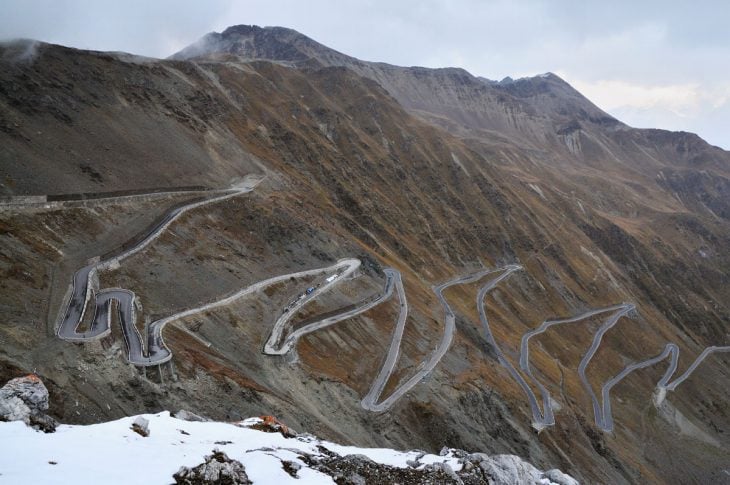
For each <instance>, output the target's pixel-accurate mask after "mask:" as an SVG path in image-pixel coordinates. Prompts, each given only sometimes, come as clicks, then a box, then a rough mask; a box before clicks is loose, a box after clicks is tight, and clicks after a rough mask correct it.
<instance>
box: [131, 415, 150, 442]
mask: <svg viewBox="0 0 730 485" xmlns="http://www.w3.org/2000/svg"><path fill="white" fill-rule="evenodd" d="M132 431H134V432H135V433H137V434H139V435H141V436H144V437H145V438H146V437H148V436H149V435H150V422H149V420H147V419H146V418H143V417H142V416H137V419H135V420H134V422H133V423H132Z"/></svg>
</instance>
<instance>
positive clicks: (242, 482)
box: [173, 449, 253, 485]
mask: <svg viewBox="0 0 730 485" xmlns="http://www.w3.org/2000/svg"><path fill="white" fill-rule="evenodd" d="M173 478H174V479H175V483H177V484H184V485H197V484H220V485H247V484H250V483H253V482H251V481H250V480H249V479H248V475H246V468H245V467H244V466H243V465H242V464H241V463H240V462H239V461H236V460H231V459H230V458H228V455H226V454H225V453H223V452H222V451H220V450H217V449H216V450H213V454H212V455H208V456H206V457H205V462H204V463H201V464H200V465H198V466H196V467H195V468H189V467H186V466H184V467H180V470H178V472H177V473H175V474H174V475H173Z"/></svg>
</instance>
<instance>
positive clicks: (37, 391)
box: [0, 374, 56, 433]
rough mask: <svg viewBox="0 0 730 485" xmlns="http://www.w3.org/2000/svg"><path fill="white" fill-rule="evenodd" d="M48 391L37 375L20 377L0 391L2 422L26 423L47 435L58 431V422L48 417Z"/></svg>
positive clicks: (0, 418)
mask: <svg viewBox="0 0 730 485" xmlns="http://www.w3.org/2000/svg"><path fill="white" fill-rule="evenodd" d="M46 411H48V389H46V386H45V385H43V382H42V381H41V380H40V378H39V377H38V376H36V375H35V374H29V375H27V376H25V377H18V378H15V379H12V380H11V381H9V382H8V383H7V384H5V386H3V388H2V389H0V420H3V421H24V422H25V423H26V424H27V425H29V426H33V427H34V428H36V429H40V430H42V431H45V432H47V433H50V432H53V431H55V429H56V421H55V420H54V419H53V418H51V417H50V416H47V415H46Z"/></svg>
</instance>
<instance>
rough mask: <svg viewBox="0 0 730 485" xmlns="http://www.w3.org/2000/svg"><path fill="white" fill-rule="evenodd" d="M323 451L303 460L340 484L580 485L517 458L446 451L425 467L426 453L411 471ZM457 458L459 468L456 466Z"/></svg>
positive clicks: (362, 457)
mask: <svg viewBox="0 0 730 485" xmlns="http://www.w3.org/2000/svg"><path fill="white" fill-rule="evenodd" d="M320 451H322V452H323V454H324V456H320V457H314V456H308V457H302V458H303V459H305V460H306V461H308V462H309V465H310V466H311V467H312V468H314V469H316V470H318V471H320V472H322V473H326V474H327V475H329V476H331V477H332V479H333V480H334V481H335V482H336V483H339V484H347V485H360V484H363V485H364V484H367V483H401V484H423V483H434V484H435V483H439V484H447V483H448V484H457V485H465V484H466V485H470V484H473V485H477V484H496V485H524V484H545V485H578V481H576V480H575V479H574V478H573V477H571V476H569V475H566V474H565V473H563V472H561V471H560V470H557V469H554V470H549V471H546V472H542V471H540V470H538V469H537V468H535V467H534V466H533V465H531V464H530V463H528V462H526V461H524V460H522V459H521V458H520V457H518V456H515V455H495V456H489V455H486V454H484V453H468V452H466V451H464V450H458V449H444V450H442V452H441V456H443V457H444V461H443V462H434V463H428V464H425V465H424V463H422V462H421V461H420V460H421V459H422V458H423V456H425V453H424V454H423V455H420V458H418V459H416V460H412V461H409V463H408V465H409V466H410V468H400V467H394V466H389V465H384V464H382V463H378V462H375V461H373V460H371V459H370V458H368V457H367V456H365V455H346V456H339V455H337V454H335V453H332V452H331V451H329V450H326V449H323V447H320ZM454 458H456V459H457V463H458V465H461V466H460V467H459V466H458V465H457V464H454V463H453V459H454ZM449 462H451V463H452V464H454V466H452V464H449Z"/></svg>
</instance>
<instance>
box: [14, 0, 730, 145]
mask: <svg viewBox="0 0 730 485" xmlns="http://www.w3.org/2000/svg"><path fill="white" fill-rule="evenodd" d="M234 24H256V25H262V26H264V25H280V26H284V27H290V28H293V29H295V30H298V31H300V32H302V33H303V34H306V35H308V36H310V37H312V38H314V39H315V40H317V41H319V42H321V43H323V44H325V45H328V46H330V47H332V48H334V49H337V50H339V51H341V52H344V53H347V54H350V55H352V56H355V57H358V58H361V59H365V60H374V61H375V60H377V61H384V62H389V63H392V64H399V65H408V66H410V65H421V66H428V67H444V66H459V67H463V68H465V69H467V70H469V71H470V72H471V73H473V74H475V75H479V76H484V77H487V78H490V79H501V78H503V77H505V76H511V77H520V76H529V75H535V74H539V73H543V72H547V71H552V72H555V73H556V74H558V75H559V76H561V77H563V78H564V79H565V80H566V81H568V82H570V83H571V84H572V85H573V86H574V87H576V88H577V89H578V90H580V91H581V92H582V93H583V94H585V95H586V96H587V97H588V98H590V99H591V100H592V101H593V102H594V103H596V104H597V105H598V106H600V107H601V108H603V109H604V110H606V111H608V112H609V113H611V114H613V115H614V116H616V117H618V118H619V119H621V120H622V121H624V122H626V123H628V124H630V125H632V126H637V127H656V128H666V129H672V130H685V131H692V132H696V133H699V134H700V136H702V137H703V138H705V139H706V140H708V141H709V142H710V143H712V144H715V145H719V146H722V147H723V148H725V149H730V2H729V1H727V0H725V1H696V0H695V1H678V0H663V1H652V0H632V1H625V0H613V1H606V0H604V1H590V0H582V1H580V0H552V1H549V0H514V1H507V0H504V1H489V0H463V1H458V0H451V1H449V0H398V1H396V0H360V1H349V0H339V1H330V2H326V1H321V0H299V1H296V0H291V1H287V0H282V1H277V0H250V1H249V0H242V1H233V0H205V1H199V2H195V1H192V0H160V1H155V0H144V1H140V0H126V1H108V2H106V1H101V0H45V1H43V0H0V38H3V39H6V38H15V37H28V38H34V39H39V40H43V41H47V42H53V43H58V44H63V45H68V46H73V47H79V48H87V49H96V50H121V51H127V52H132V53H135V54H143V55H148V56H154V57H166V56H168V55H170V54H172V53H173V52H175V51H177V50H179V49H181V48H182V47H184V46H186V45H187V44H189V43H192V42H193V41H195V40H197V39H198V38H199V37H201V36H203V35H204V34H205V33H207V32H210V31H221V30H223V29H225V28H226V27H227V26H229V25H234Z"/></svg>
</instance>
